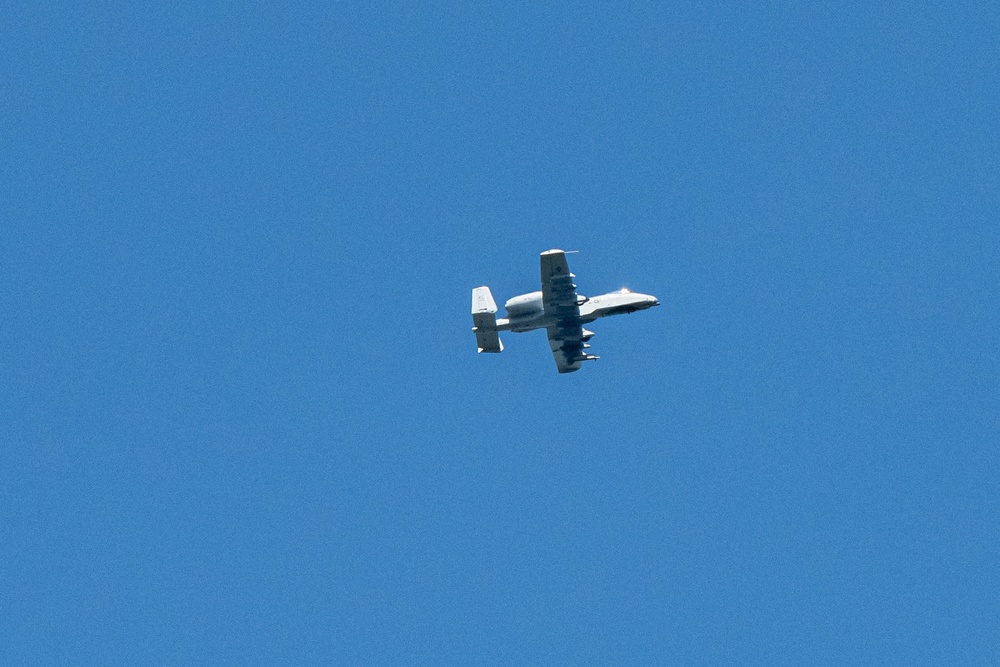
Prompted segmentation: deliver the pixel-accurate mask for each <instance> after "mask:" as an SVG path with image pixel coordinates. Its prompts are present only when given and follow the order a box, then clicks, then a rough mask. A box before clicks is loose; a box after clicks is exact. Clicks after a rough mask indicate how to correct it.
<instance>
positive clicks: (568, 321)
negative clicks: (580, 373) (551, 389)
mask: <svg viewBox="0 0 1000 667" xmlns="http://www.w3.org/2000/svg"><path fill="white" fill-rule="evenodd" d="M541 264H542V266H541V271H542V276H541V277H542V306H543V307H544V309H545V312H546V313H547V314H551V315H553V316H554V317H555V319H556V323H555V324H553V325H552V326H550V327H549V328H548V334H549V346H550V347H551V348H552V356H553V357H555V360H556V366H557V367H558V368H559V372H560V373H572V372H573V371H576V370H580V364H581V362H583V361H586V360H587V359H594V358H596V357H593V356H591V355H588V354H586V353H585V352H584V350H585V349H586V347H587V346H585V345H584V343H583V336H584V334H583V326H582V324H581V322H580V296H579V295H578V294H577V293H576V284H575V283H574V282H573V278H575V277H576V276H574V275H573V274H572V273H570V271H569V264H568V263H567V262H566V253H564V252H563V251H562V250H549V251H547V252H543V253H542V258H541Z"/></svg>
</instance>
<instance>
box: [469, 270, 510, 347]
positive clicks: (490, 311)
mask: <svg viewBox="0 0 1000 667" xmlns="http://www.w3.org/2000/svg"><path fill="white" fill-rule="evenodd" d="M472 323H473V324H474V325H475V326H473V327H472V330H473V331H474V332H475V334H476V344H477V345H478V346H479V351H480V352H503V343H501V342H500V335H499V334H498V333H497V302H496V301H494V300H493V295H492V294H491V293H490V288H489V287H485V286H484V287H477V288H476V289H474V290H472Z"/></svg>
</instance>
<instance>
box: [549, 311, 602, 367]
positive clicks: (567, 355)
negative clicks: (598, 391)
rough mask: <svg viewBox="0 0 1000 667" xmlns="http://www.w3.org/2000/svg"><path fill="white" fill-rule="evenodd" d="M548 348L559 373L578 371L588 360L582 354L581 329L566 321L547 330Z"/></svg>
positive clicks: (577, 325) (584, 354)
mask: <svg viewBox="0 0 1000 667" xmlns="http://www.w3.org/2000/svg"><path fill="white" fill-rule="evenodd" d="M547 331H548V334H549V346H550V347H551V348H552V356H553V357H555V360H556V367H557V368H558V369H559V372H560V373H572V372H573V371H578V370H580V365H581V364H582V363H583V362H584V361H585V360H586V359H588V358H594V357H588V355H587V354H586V353H585V352H584V349H585V348H584V344H583V327H582V326H580V323H579V322H577V323H576V324H574V323H572V322H570V321H567V322H566V323H564V324H559V325H556V326H551V327H549V328H548V330H547Z"/></svg>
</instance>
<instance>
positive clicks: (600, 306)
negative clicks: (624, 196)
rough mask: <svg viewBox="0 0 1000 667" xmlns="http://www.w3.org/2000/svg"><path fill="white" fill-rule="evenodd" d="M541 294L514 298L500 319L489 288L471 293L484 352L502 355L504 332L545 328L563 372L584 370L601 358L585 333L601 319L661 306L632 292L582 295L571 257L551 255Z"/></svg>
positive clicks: (558, 252) (545, 262) (545, 263)
mask: <svg viewBox="0 0 1000 667" xmlns="http://www.w3.org/2000/svg"><path fill="white" fill-rule="evenodd" d="M541 264H542V291H540V292H530V293H528V294H522V295H520V296H515V297H514V298H513V299H510V300H508V301H507V303H505V304H504V308H505V309H506V310H507V317H504V318H501V319H497V304H496V301H494V300H493V294H491V293H490V288H489V287H486V286H483V287H477V288H475V289H474V290H472V323H473V325H474V326H473V327H472V331H473V332H474V333H475V334H476V343H477V344H478V346H479V351H480V352H503V343H502V342H500V335H499V332H501V331H513V332H514V333H521V332H524V331H533V330H535V329H545V330H546V331H547V332H548V335H549V346H551V348H552V356H554V357H555V360H556V367H557V368H558V369H559V372H560V373H572V372H573V371H578V370H580V366H581V364H582V362H584V361H590V360H592V359H597V358H598V357H596V356H594V355H593V354H589V353H588V352H586V350H587V349H588V348H589V347H590V345H588V344H587V341H588V340H590V338H591V336H593V335H594V332H593V331H588V330H586V329H584V328H583V325H584V324H590V323H591V322H593V321H594V320H596V319H599V318H601V317H608V316H610V315H620V314H622V313H634V312H635V311H637V310H645V309H647V308H652V307H653V306H659V305H660V302H659V300H657V298H656V297H655V296H650V295H648V294H637V293H635V292H630V291H629V290H627V289H622V290H619V291H617V292H610V293H608V294H602V295H600V296H595V297H591V298H589V299H588V298H587V297H585V296H583V295H580V294H577V292H576V284H575V283H574V282H573V279H574V278H575V277H576V276H574V275H573V274H572V273H570V272H569V264H567V262H566V253H565V252H563V251H562V250H546V251H545V252H543V253H542V255H541Z"/></svg>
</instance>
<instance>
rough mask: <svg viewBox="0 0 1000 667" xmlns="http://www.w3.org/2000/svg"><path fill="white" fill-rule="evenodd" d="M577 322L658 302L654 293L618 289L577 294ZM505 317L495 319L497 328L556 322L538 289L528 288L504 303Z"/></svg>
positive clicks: (519, 329) (525, 328)
mask: <svg viewBox="0 0 1000 667" xmlns="http://www.w3.org/2000/svg"><path fill="white" fill-rule="evenodd" d="M580 301H581V302H582V303H581V304H580V324H589V323H590V322H593V321H594V320H598V319H600V318H602V317H610V316H611V315H621V314H624V313H634V312H635V311H637V310H646V309H647V308H652V307H653V306H658V305H660V302H659V300H658V299H657V298H656V297H655V296H650V295H649V294H639V293H637V292H629V291H628V290H620V291H618V292H609V293H607V294H602V295H600V296H595V297H591V298H589V299H588V298H587V297H584V296H580ZM506 309H507V317H505V318H502V319H498V320H497V331H512V332H514V333H522V332H525V331H534V330H535V329H545V328H547V327H550V326H555V325H556V324H558V323H559V322H558V321H557V319H556V317H555V315H553V314H551V313H546V312H545V310H544V308H543V307H542V293H541V292H531V293H528V294H522V295H521V296H517V297H514V298H513V299H510V300H509V301H508V302H507V304H506Z"/></svg>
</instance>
